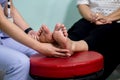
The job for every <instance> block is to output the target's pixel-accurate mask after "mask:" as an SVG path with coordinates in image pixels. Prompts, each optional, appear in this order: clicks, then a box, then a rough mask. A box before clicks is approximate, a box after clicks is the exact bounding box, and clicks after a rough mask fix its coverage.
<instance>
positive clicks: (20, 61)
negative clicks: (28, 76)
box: [6, 56, 30, 74]
mask: <svg viewBox="0 0 120 80" xmlns="http://www.w3.org/2000/svg"><path fill="white" fill-rule="evenodd" d="M29 67H30V62H29V58H28V57H27V56H25V57H20V58H17V59H16V61H13V63H12V64H9V66H8V67H7V70H6V72H7V73H8V74H9V73H18V72H20V73H28V72H29Z"/></svg>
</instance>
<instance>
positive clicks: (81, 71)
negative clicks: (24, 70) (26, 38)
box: [30, 51, 104, 80]
mask: <svg viewBox="0 0 120 80" xmlns="http://www.w3.org/2000/svg"><path fill="white" fill-rule="evenodd" d="M103 68H104V63H103V56H102V55H101V54H100V53H98V52H94V51H85V52H77V53H74V55H72V56H71V57H67V58H49V57H45V56H43V55H40V54H36V55H33V56H31V57H30V74H31V75H32V77H34V78H36V79H37V80H42V79H49V80H50V79H52V80H53V79H56V80H58V79H62V80H63V79H75V78H79V80H94V79H91V78H98V77H100V75H102V73H103ZM88 78H90V79H88Z"/></svg>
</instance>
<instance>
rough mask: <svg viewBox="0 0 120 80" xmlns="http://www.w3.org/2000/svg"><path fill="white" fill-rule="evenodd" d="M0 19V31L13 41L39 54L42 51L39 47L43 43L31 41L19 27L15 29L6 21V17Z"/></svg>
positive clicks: (14, 26)
mask: <svg viewBox="0 0 120 80" xmlns="http://www.w3.org/2000/svg"><path fill="white" fill-rule="evenodd" d="M0 18H1V20H0V29H1V30H2V31H4V32H5V33H7V34H8V35H9V36H11V37H12V38H13V39H15V40H16V41H18V42H20V43H22V44H24V45H26V46H28V47H30V48H33V49H35V50H37V51H39V52H40V51H42V47H40V46H42V45H43V43H40V42H38V41H36V40H34V39H32V38H31V37H29V36H28V35H27V34H25V33H24V32H23V31H22V30H21V29H20V28H19V27H17V26H16V25H14V24H13V23H11V22H10V21H8V20H7V19H6V17H4V16H0ZM33 45H35V46H33ZM38 48H39V49H38Z"/></svg>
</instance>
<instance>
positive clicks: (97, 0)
mask: <svg viewBox="0 0 120 80" xmlns="http://www.w3.org/2000/svg"><path fill="white" fill-rule="evenodd" d="M79 4H88V5H89V6H90V8H91V10H92V11H93V12H95V13H96V12H97V13H102V14H103V15H108V14H110V13H112V12H113V11H115V10H117V9H119V8H120V0H77V5H79Z"/></svg>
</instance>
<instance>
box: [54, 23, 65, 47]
mask: <svg viewBox="0 0 120 80" xmlns="http://www.w3.org/2000/svg"><path fill="white" fill-rule="evenodd" d="M53 39H54V40H55V41H56V43H57V44H58V45H59V46H60V47H61V48H67V45H66V42H67V37H66V34H65V31H64V25H62V24H56V26H55V29H54V32H53Z"/></svg>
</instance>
